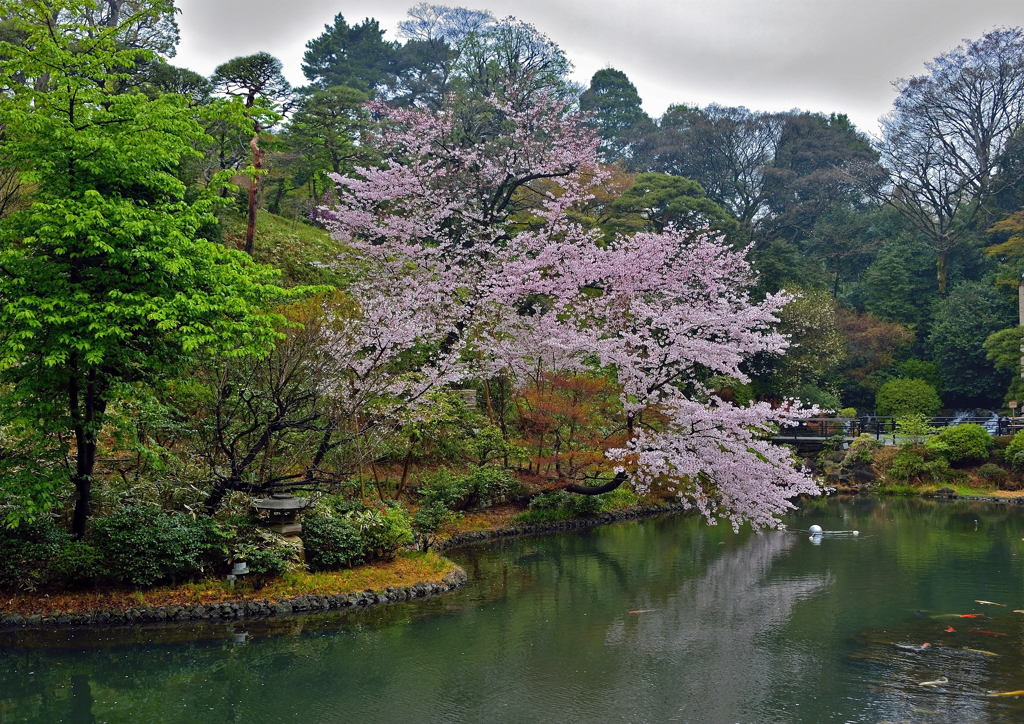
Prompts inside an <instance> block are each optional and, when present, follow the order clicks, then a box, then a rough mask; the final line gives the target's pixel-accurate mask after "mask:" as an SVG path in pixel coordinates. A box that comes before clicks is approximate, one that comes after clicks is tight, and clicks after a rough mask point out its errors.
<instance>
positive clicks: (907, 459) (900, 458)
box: [887, 450, 924, 481]
mask: <svg viewBox="0 0 1024 724" xmlns="http://www.w3.org/2000/svg"><path fill="white" fill-rule="evenodd" d="M922 470H924V458H923V457H921V456H920V455H918V454H917V453H914V452H910V451H909V450H900V451H899V452H898V453H897V454H896V458H895V459H894V460H893V461H892V466H891V467H890V468H889V472H888V473H887V474H888V476H889V477H890V478H893V479H895V480H903V481H909V480H912V479H915V478H917V476H918V475H920V474H921V471H922Z"/></svg>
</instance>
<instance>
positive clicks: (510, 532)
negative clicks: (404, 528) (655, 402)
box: [431, 503, 689, 552]
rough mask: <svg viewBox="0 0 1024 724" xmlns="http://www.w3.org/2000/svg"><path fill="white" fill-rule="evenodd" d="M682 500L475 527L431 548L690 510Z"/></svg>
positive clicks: (551, 531) (579, 527)
mask: <svg viewBox="0 0 1024 724" xmlns="http://www.w3.org/2000/svg"><path fill="white" fill-rule="evenodd" d="M688 510H689V509H688V508H684V507H683V505H682V504H681V503H668V504H666V505H638V506H636V507H634V508H627V509H625V510H613V511H609V512H607V513H599V514H598V515H595V516H593V517H591V518H570V519H568V520H550V521H545V522H543V523H513V524H512V525H506V526H502V527H501V528H492V529H490V530H474V531H469V532H467V533H459V534H457V535H453V536H452V537H451V538H447V539H445V540H442V541H437V542H436V543H434V544H433V545H432V546H431V548H433V549H434V550H436V551H439V552H440V551H446V550H450V549H452V548H460V547H462V546H467V545H472V544H474V543H483V542H485V541H491V540H496V539H500V538H518V537H520V536H528V535H544V534H547V533H561V532H563V531H568V530H583V529H586V528H594V527H596V526H599V525H608V524H609V523H618V522H620V521H624V520H638V519H641V518H653V517H656V516H659V515H672V514H677V513H684V512H687V511H688Z"/></svg>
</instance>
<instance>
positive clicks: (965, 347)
mask: <svg viewBox="0 0 1024 724" xmlns="http://www.w3.org/2000/svg"><path fill="white" fill-rule="evenodd" d="M1014 311H1015V310H1014V305H1013V304H1012V301H1011V298H1010V297H1009V296H1008V295H1007V294H1006V292H1004V291H1002V290H999V289H996V288H995V287H992V286H989V285H988V284H983V283H981V282H961V283H960V284H957V285H956V286H954V287H953V288H952V289H951V290H950V292H949V296H948V297H947V298H946V299H943V300H941V301H939V302H938V303H937V304H936V307H935V313H934V322H933V325H932V330H931V335H930V336H929V342H930V343H931V345H932V348H933V351H934V356H935V361H936V363H938V365H939V368H940V370H941V371H942V375H943V377H944V378H945V380H946V396H947V398H948V399H947V401H948V402H950V403H952V404H957V405H961V404H966V405H978V406H988V405H991V404H993V403H994V402H997V401H998V400H999V399H1000V398H1001V397H1002V394H1003V391H1004V390H1005V389H1006V385H1007V382H1008V375H1007V374H1006V373H1005V372H999V371H998V370H997V369H996V368H995V365H993V363H992V362H991V361H989V360H988V358H987V355H986V350H985V346H984V345H985V340H987V339H988V338H989V335H991V334H993V333H994V332H998V331H999V330H1001V329H1004V328H1006V327H1009V326H1010V325H1011V324H1013V323H1014V322H1015V321H1016V320H1015V316H1016V315H1015V314H1014Z"/></svg>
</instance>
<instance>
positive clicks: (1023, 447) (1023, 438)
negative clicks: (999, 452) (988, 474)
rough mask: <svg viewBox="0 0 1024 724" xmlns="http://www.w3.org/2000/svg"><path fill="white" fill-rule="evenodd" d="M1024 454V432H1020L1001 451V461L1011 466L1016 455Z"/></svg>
mask: <svg viewBox="0 0 1024 724" xmlns="http://www.w3.org/2000/svg"><path fill="white" fill-rule="evenodd" d="M1022 452H1024V430H1020V431H1019V432H1017V434H1016V435H1014V436H1013V439H1012V440H1010V442H1009V444H1008V445H1007V446H1006V449H1004V450H1003V460H1005V461H1006V462H1007V463H1009V464H1012V463H1013V460H1014V458H1016V457H1017V455H1018V454H1020V453H1022Z"/></svg>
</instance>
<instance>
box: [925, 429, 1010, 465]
mask: <svg viewBox="0 0 1024 724" xmlns="http://www.w3.org/2000/svg"><path fill="white" fill-rule="evenodd" d="M994 444H995V442H994V441H993V440H992V436H991V435H989V433H988V430H986V429H985V428H984V427H982V426H981V425H977V424H975V423H968V424H965V425H955V426H954V427H947V428H945V429H944V430H943V431H942V432H940V433H939V434H938V435H936V436H935V437H933V438H931V439H930V440H929V441H928V443H927V445H928V448H929V449H931V450H934V451H935V452H936V453H938V454H940V455H942V456H943V457H944V458H945V459H946V460H948V461H949V462H951V463H958V462H975V461H980V460H988V456H989V450H991V449H992V446H993V445H994Z"/></svg>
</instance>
